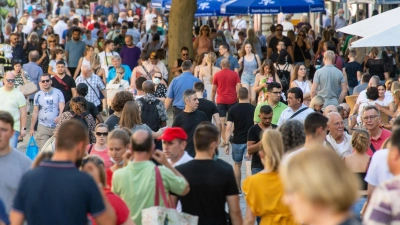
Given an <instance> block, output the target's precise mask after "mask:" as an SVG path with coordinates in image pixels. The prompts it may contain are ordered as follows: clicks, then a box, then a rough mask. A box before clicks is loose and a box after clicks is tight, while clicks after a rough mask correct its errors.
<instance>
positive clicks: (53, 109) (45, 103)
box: [33, 88, 65, 128]
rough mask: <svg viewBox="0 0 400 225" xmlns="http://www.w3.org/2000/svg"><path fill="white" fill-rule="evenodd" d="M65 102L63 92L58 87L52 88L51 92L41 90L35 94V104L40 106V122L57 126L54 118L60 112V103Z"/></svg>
mask: <svg viewBox="0 0 400 225" xmlns="http://www.w3.org/2000/svg"><path fill="white" fill-rule="evenodd" d="M60 102H65V100H64V95H63V93H62V92H61V91H60V90H58V89H57V88H52V90H51V91H49V92H44V91H42V90H41V91H39V92H37V93H36V94H35V98H34V101H33V105H35V106H38V107H39V115H38V122H39V124H41V125H43V126H45V127H49V128H56V123H55V122H54V119H55V118H56V117H57V116H58V115H59V114H60V109H59V107H58V104H59V103H60Z"/></svg>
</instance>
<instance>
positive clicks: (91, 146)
mask: <svg viewBox="0 0 400 225" xmlns="http://www.w3.org/2000/svg"><path fill="white" fill-rule="evenodd" d="M92 148H93V144H91V145H90V147H89V151H88V155H90V152H91V151H92Z"/></svg>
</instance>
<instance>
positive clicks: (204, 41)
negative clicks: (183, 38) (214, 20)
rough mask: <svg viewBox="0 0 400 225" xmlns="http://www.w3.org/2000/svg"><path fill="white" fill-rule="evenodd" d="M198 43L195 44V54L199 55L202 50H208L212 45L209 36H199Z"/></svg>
mask: <svg viewBox="0 0 400 225" xmlns="http://www.w3.org/2000/svg"><path fill="white" fill-rule="evenodd" d="M198 38H199V45H198V46H197V55H201V53H203V52H209V51H210V47H211V46H212V43H211V39H210V38H209V37H203V36H199V37H198Z"/></svg>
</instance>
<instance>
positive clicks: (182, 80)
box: [167, 72, 201, 109]
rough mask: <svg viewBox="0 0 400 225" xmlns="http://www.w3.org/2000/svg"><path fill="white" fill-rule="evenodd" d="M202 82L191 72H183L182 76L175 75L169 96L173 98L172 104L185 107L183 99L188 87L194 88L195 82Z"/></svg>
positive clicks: (181, 107)
mask: <svg viewBox="0 0 400 225" xmlns="http://www.w3.org/2000/svg"><path fill="white" fill-rule="evenodd" d="M196 82H201V80H200V79H199V78H197V77H195V76H194V75H193V74H192V73H191V72H183V73H182V74H181V75H180V76H178V77H175V78H174V79H173V80H172V81H171V84H170V85H169V88H168V92H167V98H171V99H173V101H172V106H174V107H177V108H179V109H183V108H185V103H184V101H183V93H184V92H185V91H186V90H188V89H193V84H194V83H196Z"/></svg>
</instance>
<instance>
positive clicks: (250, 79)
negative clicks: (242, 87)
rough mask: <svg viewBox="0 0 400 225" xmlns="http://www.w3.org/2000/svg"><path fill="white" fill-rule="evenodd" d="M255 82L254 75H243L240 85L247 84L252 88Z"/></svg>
mask: <svg viewBox="0 0 400 225" xmlns="http://www.w3.org/2000/svg"><path fill="white" fill-rule="evenodd" d="M255 81H256V76H255V75H254V74H248V73H243V74H242V78H241V79H240V82H241V83H242V84H248V85H250V86H254V82H255Z"/></svg>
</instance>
